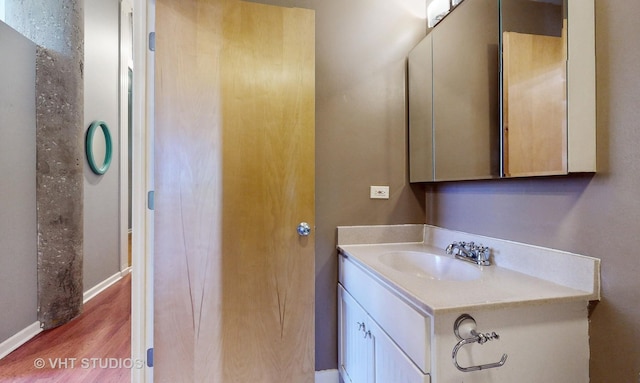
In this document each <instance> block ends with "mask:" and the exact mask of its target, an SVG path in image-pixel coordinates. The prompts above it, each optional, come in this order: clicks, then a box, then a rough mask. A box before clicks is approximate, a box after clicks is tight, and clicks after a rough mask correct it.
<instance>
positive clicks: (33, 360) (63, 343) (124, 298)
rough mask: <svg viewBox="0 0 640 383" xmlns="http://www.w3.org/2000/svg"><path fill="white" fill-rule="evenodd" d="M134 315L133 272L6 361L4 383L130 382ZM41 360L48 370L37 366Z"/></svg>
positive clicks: (1, 369)
mask: <svg viewBox="0 0 640 383" xmlns="http://www.w3.org/2000/svg"><path fill="white" fill-rule="evenodd" d="M130 314H131V274H128V275H127V276H126V277H124V278H122V279H121V280H120V281H118V282H117V283H115V284H114V285H112V286H110V287H109V288H108V289H107V290H105V291H103V292H102V293H100V294H99V295H98V296H96V297H95V298H93V299H92V300H90V301H89V302H87V304H86V305H85V306H84V310H83V313H82V315H80V316H79V317H78V318H76V319H74V320H73V321H71V322H70V323H67V324H66V325H64V326H60V327H58V328H55V329H52V330H48V331H44V332H41V333H40V334H38V335H37V336H36V337H34V338H33V339H31V340H30V341H29V342H27V343H25V344H24V345H23V346H22V347H20V348H18V349H17V350H15V351H14V352H12V353H11V354H9V355H7V356H6V357H5V358H4V359H1V360H0V383H9V382H11V383H45V382H51V383H54V382H55V383H58V382H60V383H85V382H86V383H93V382H96V383H111V382H113V383H126V382H130V380H131V376H130V374H131V369H130V368H127V367H129V362H130V361H131V359H130V355H131V320H130V318H131V315H130ZM74 358H75V359H74ZM41 362H42V363H43V364H44V367H42V368H36V366H35V365H36V364H38V363H41ZM65 363H66V366H65V365H64V364H65ZM123 363H124V364H125V367H120V366H119V365H122V364H123ZM94 366H95V367H97V368H93V367H94Z"/></svg>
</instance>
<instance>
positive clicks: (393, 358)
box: [338, 256, 431, 383]
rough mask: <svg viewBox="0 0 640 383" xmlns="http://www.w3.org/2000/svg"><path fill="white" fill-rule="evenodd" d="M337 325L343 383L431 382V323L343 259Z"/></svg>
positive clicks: (357, 267) (341, 259)
mask: <svg viewBox="0 0 640 383" xmlns="http://www.w3.org/2000/svg"><path fill="white" fill-rule="evenodd" d="M352 294H353V295H352ZM338 322H339V323H338V329H339V330H338V331H339V335H338V339H339V351H338V354H339V369H340V375H341V377H342V380H343V381H344V382H345V383H384V382H389V383H429V382H431V380H430V375H429V373H428V372H429V371H428V369H429V367H430V363H431V362H430V352H429V351H430V348H429V347H428V343H429V339H430V333H431V331H430V330H431V326H430V323H431V322H430V320H429V318H428V317H425V316H424V315H422V314H420V313H418V312H417V311H416V310H415V309H413V308H412V307H410V306H409V305H408V304H407V303H406V302H404V301H402V299H401V298H399V297H398V296H396V295H394V294H392V293H391V292H390V291H389V290H388V289H386V288H385V287H384V286H383V285H382V284H380V283H379V281H375V280H374V279H372V278H371V277H370V276H369V275H367V273H366V272H365V271H364V270H362V269H361V268H360V267H359V266H357V265H355V264H354V263H352V262H350V261H349V260H348V259H347V258H345V257H343V256H341V257H340V285H339V286H338ZM424 370H426V371H424Z"/></svg>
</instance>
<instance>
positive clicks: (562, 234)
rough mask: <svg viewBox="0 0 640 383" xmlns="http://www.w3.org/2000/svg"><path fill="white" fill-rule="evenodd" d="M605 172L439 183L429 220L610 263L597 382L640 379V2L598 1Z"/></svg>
mask: <svg viewBox="0 0 640 383" xmlns="http://www.w3.org/2000/svg"><path fill="white" fill-rule="evenodd" d="M595 3H596V45H597V47H596V51H597V59H596V60H597V61H596V70H597V129H598V132H597V139H598V149H597V159H598V172H597V174H595V175H593V176H591V175H583V176H573V177H558V178H546V179H545V178H532V179H522V180H502V181H491V182H460V183H450V184H441V185H438V186H435V187H434V188H433V190H432V191H430V192H427V193H426V203H427V205H428V208H427V221H428V223H432V224H436V225H438V226H443V227H446V228H450V229H456V230H462V231H468V232H473V233H478V234H484V235H489V236H495V237H499V238H505V239H510V240H515V241H522V242H527V243H532V244H536V245H542V246H548V247H552V248H557V249H562V250H567V251H572V252H577V253H580V254H586V255H589V256H593V257H598V258H601V259H602V295H603V298H602V301H601V302H600V303H598V304H597V305H596V306H595V307H594V308H593V310H592V313H591V318H590V319H591V339H590V345H591V382H593V383H609V382H636V381H638V376H639V373H640V346H639V345H640V326H638V324H640V304H639V302H640V253H639V249H640V235H639V234H640V203H639V191H640V151H639V150H638V148H639V147H640V126H639V121H640V108H639V107H638V100H639V99H640V74H639V72H638V63H639V62H640V44H638V41H637V39H636V38H635V36H640V23H638V16H640V2H637V1H623V0H606V1H605V0H596V2H595Z"/></svg>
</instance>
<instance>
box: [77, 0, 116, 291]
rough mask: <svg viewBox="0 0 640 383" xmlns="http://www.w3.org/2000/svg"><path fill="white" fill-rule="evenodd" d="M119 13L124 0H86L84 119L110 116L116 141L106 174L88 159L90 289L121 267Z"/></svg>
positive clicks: (86, 196)
mask: <svg viewBox="0 0 640 383" xmlns="http://www.w3.org/2000/svg"><path fill="white" fill-rule="evenodd" d="M119 17H120V8H119V1H118V0H85V48H84V52H85V61H84V104H85V105H84V113H85V114H84V116H85V118H84V120H85V124H84V125H85V129H87V128H88V127H89V125H90V124H91V122H92V121H94V120H102V121H105V122H106V123H107V125H108V126H109V130H110V131H111V138H112V141H113V159H112V162H111V167H110V168H109V170H108V171H107V172H106V173H105V174H104V175H102V176H98V175H96V174H94V173H93V172H92V171H91V169H90V168H89V164H88V163H87V161H86V159H85V161H84V180H85V182H84V276H83V278H84V290H85V291H87V290H89V289H90V288H92V287H94V286H95V285H97V284H98V283H100V282H102V281H104V280H105V279H107V278H108V277H110V276H112V275H114V274H115V273H117V272H118V271H120V247H119V241H120V236H119V228H120V221H119V219H120V218H119V211H120V205H119V191H120V189H119V188H120V184H119V166H120V161H119V158H120V150H119V147H118V143H119V139H120V134H119V118H118V99H119V91H118V77H119V72H118V71H119V48H118V36H119ZM125 176H126V175H125ZM124 197H125V198H126V196H124Z"/></svg>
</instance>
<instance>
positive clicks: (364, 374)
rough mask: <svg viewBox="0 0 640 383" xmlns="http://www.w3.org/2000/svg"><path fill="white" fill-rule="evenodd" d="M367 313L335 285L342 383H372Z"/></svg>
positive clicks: (370, 344) (371, 349)
mask: <svg viewBox="0 0 640 383" xmlns="http://www.w3.org/2000/svg"><path fill="white" fill-rule="evenodd" d="M368 321H369V319H368V315H367V313H366V312H365V311H364V310H363V309H362V307H360V305H359V304H358V303H357V302H356V301H355V300H354V299H353V298H352V297H351V295H349V294H348V293H347V292H346V290H344V288H342V286H339V287H338V327H339V329H338V331H339V337H338V338H339V340H338V342H339V346H338V347H339V349H338V354H339V355H338V359H339V365H340V375H341V376H342V379H343V380H344V382H345V383H370V382H371V383H373V372H372V368H373V363H372V361H373V347H372V342H371V335H370V334H371V333H370V332H369V333H367V331H368V327H369V323H368Z"/></svg>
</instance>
